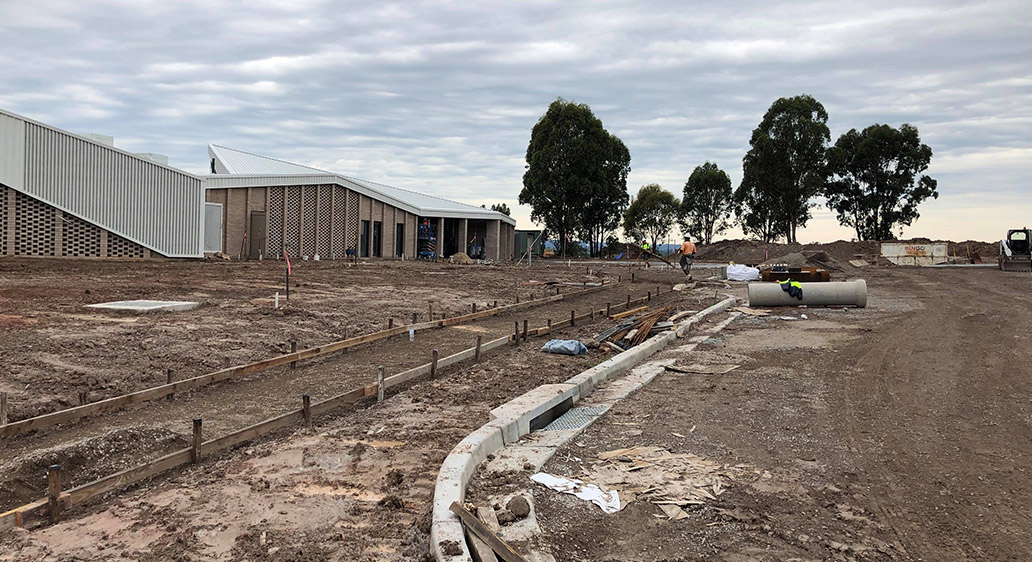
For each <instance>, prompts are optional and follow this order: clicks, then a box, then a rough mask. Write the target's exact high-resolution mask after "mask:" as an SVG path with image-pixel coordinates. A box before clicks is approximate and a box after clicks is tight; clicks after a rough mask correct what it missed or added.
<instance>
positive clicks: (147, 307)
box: [86, 300, 200, 312]
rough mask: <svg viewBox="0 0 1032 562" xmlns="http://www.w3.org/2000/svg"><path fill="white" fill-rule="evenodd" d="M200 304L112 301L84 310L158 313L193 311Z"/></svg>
mask: <svg viewBox="0 0 1032 562" xmlns="http://www.w3.org/2000/svg"><path fill="white" fill-rule="evenodd" d="M199 304H200V303H196V302H191V301H146V300H140V301H112V302H102V303H99V304H88V305H86V308H97V309H101V310H124V311H127V312H159V311H173V312H180V311H184V310H193V309H195V308H197V307H198V305H199Z"/></svg>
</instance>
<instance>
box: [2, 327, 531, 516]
mask: <svg viewBox="0 0 1032 562" xmlns="http://www.w3.org/2000/svg"><path fill="white" fill-rule="evenodd" d="M511 341H512V338H511V336H504V337H501V338H498V339H495V340H491V341H489V342H486V343H482V345H481V347H480V352H481V356H483V354H484V353H486V352H487V351H490V350H492V349H497V348H499V347H502V346H504V345H506V344H508V343H510V342H511ZM475 354H476V348H470V349H465V350H463V351H460V352H458V353H455V354H452V355H449V356H447V357H443V358H441V359H440V360H439V361H438V368H439V369H440V368H444V367H447V366H449V365H454V364H456V363H459V362H461V361H465V360H468V359H473V358H474V356H475ZM429 373H430V363H426V364H424V365H420V366H418V367H415V368H412V369H409V370H407V371H403V372H401V373H398V374H397V375H394V376H391V377H387V378H386V379H384V387H385V388H391V387H395V386H398V385H401V384H404V383H406V382H408V381H410V380H412V379H415V378H418V377H420V376H423V375H427V374H429ZM376 392H377V386H376V385H375V384H373V385H367V386H363V387H359V388H356V389H352V390H350V391H348V392H345V393H343V394H339V395H337V396H334V397H331V398H327V399H326V400H323V401H321V402H316V403H313V404H312V405H311V413H312V415H313V416H315V415H318V414H323V413H326V412H329V411H331V410H333V409H335V408H339V407H341V406H344V405H347V404H354V403H356V402H358V401H360V400H362V399H363V398H365V397H367V396H375V395H376ZM303 421H304V411H303V410H301V409H298V410H293V411H290V412H287V413H285V414H282V415H279V416H276V417H274V418H270V419H267V420H265V421H262V422H258V423H256V424H254V425H252V426H249V427H245V428H244V429H241V430H238V431H234V432H233V433H230V434H227V435H223V436H222V437H218V438H216V439H212V440H209V441H205V442H204V443H203V444H202V445H201V457H202V458H203V457H204V456H207V455H210V454H212V453H216V452H218V451H222V450H224V449H229V448H231V447H234V446H236V445H239V444H241V443H244V442H246V441H249V440H251V439H254V438H256V437H260V436H262V435H265V434H267V433H271V432H273V431H276V430H278V429H283V428H286V427H291V426H297V425H300V424H301V423H303ZM192 453H193V450H192V449H181V450H179V451H176V452H174V453H171V454H168V455H166V456H164V457H161V458H159V459H156V460H153V461H151V462H148V463H144V464H142V465H139V466H135V467H133V468H129V469H127V470H123V471H121V472H118V473H115V474H112V475H110V476H105V477H103V478H100V479H98V480H94V481H93V482H89V483H86V484H83V485H81V486H78V487H75V488H72V489H70V490H66V491H64V492H62V493H61V499H62V505H63V506H64V507H65V508H66V509H67V508H68V507H70V506H72V505H75V504H78V503H82V502H85V501H87V500H89V499H91V498H93V497H96V496H98V495H100V494H104V493H107V492H110V491H113V490H117V489H119V488H122V487H125V486H128V485H129V484H132V483H135V482H139V481H140V480H144V479H146V478H150V477H152V476H155V475H157V474H160V473H162V472H165V471H167V470H171V469H173V468H176V467H179V466H183V465H186V464H190V463H192V462H193V457H192ZM46 507H47V500H46V499H45V498H44V499H41V500H37V501H35V502H32V503H29V504H26V505H23V506H20V507H17V508H15V509H12V510H10V511H7V512H5V513H0V532H2V531H4V530H6V529H11V528H13V527H15V526H17V524H18V521H19V520H21V519H22V518H23V517H25V516H29V515H41V513H38V512H40V511H41V510H43V511H44V513H45V510H46Z"/></svg>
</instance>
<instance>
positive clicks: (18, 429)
mask: <svg viewBox="0 0 1032 562" xmlns="http://www.w3.org/2000/svg"><path fill="white" fill-rule="evenodd" d="M613 286H615V284H609V285H600V286H598V287H592V288H589V289H585V290H583V291H576V292H573V293H567V294H560V295H553V296H550V297H544V298H540V299H535V300H530V301H526V302H522V303H518V304H511V305H506V306H499V307H496V308H489V309H487V310H482V311H480V312H476V313H472V314H464V315H462V316H454V317H452V318H445V319H443V320H434V321H431V322H421V323H417V324H409V325H400V326H395V327H394V328H388V329H386V330H380V331H378V332H372V333H369V334H364V335H361V336H356V337H353V338H349V339H346V340H341V341H338V342H333V343H329V344H326V345H321V346H317V347H312V348H309V349H304V350H301V351H298V352H296V353H288V354H286V355H280V356H278V357H271V358H269V359H265V360H262V361H257V362H255V363H248V364H246V365H239V366H236V367H230V368H228V369H222V370H221V371H215V372H214V373H208V374H206V375H201V376H198V377H193V378H190V379H185V380H181V381H177V382H174V383H171V384H164V385H161V386H155V387H152V388H148V389H146V390H141V391H138V392H133V393H130V394H123V395H121V396H115V397H113V398H108V399H106V400H101V401H99V402H94V403H92V404H86V405H83V406H77V407H75V408H68V409H66V410H61V411H58V412H53V413H50V414H44V415H41V416H36V417H34V418H29V419H25V420H21V421H16V422H12V423H9V424H7V425H3V426H0V438H8V437H14V436H15V435H18V434H20V433H24V432H26V431H32V430H34V429H42V428H45V427H50V426H53V425H57V424H60V423H65V422H69V421H74V420H77V419H80V418H84V417H87V416H92V415H96V414H101V413H105V412H113V411H116V410H121V409H122V408H125V407H127V406H131V405H133V404H140V403H143V402H148V401H150V400H155V399H158V398H163V397H165V396H168V395H170V394H175V393H177V392H186V391H188V390H193V389H195V388H199V387H202V386H206V385H209V384H214V383H217V382H221V381H224V380H229V379H232V378H237V377H241V376H244V375H249V374H251V373H255V372H258V371H263V370H265V369H271V368H273V367H279V366H282V365H287V364H289V363H293V362H295V361H300V360H302V359H311V358H312V357H318V356H320V355H325V354H327V353H332V352H334V351H340V350H342V349H347V348H351V347H355V346H359V345H362V344H366V343H370V342H374V341H378V340H383V339H387V338H389V337H392V336H397V335H401V334H404V333H406V332H408V331H409V330H410V329H412V330H416V331H421V330H428V329H433V328H442V327H445V326H454V325H456V324H462V323H465V322H470V321H473V320H476V319H478V318H485V317H488V316H494V315H497V314H502V313H506V312H514V311H517V310H522V309H524V308H529V307H533V306H537V305H540V304H545V303H549V302H555V301H561V300H564V299H566V298H570V297H574V296H580V295H585V294H589V293H594V292H597V291H601V290H603V289H609V288H612V287H613Z"/></svg>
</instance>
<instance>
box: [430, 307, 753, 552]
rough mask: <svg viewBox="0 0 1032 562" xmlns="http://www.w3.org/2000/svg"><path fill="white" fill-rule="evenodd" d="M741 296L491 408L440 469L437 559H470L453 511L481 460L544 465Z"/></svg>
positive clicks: (434, 539) (433, 538) (434, 530)
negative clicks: (666, 352) (540, 435)
mask: <svg viewBox="0 0 1032 562" xmlns="http://www.w3.org/2000/svg"><path fill="white" fill-rule="evenodd" d="M735 301H736V299H735V298H734V297H728V298H726V299H725V300H723V301H721V302H719V303H717V304H715V305H713V306H711V307H709V308H707V309H705V310H703V311H701V312H699V313H697V314H695V315H693V316H691V317H689V318H688V319H686V320H684V321H682V322H680V323H679V324H677V326H676V328H675V329H673V330H670V331H668V332H664V333H661V334H657V335H656V336H653V337H652V338H650V339H648V340H646V341H645V342H644V343H642V344H641V345H638V346H636V347H634V348H631V349H629V350H627V351H625V352H623V353H620V354H618V355H616V356H615V357H612V358H610V359H608V360H606V361H604V362H602V363H600V364H598V365H596V366H595V367H592V368H591V369H588V370H586V371H584V372H582V373H580V374H578V375H576V376H574V377H572V378H570V379H568V380H567V381H565V382H563V383H558V384H544V385H541V386H539V387H537V388H535V389H533V390H531V391H529V392H527V393H525V394H523V395H522V396H519V397H517V398H515V399H513V400H511V401H509V402H507V403H505V404H502V405H501V406H499V407H497V408H495V409H493V410H491V414H490V417H491V420H490V421H488V422H487V423H485V424H484V425H483V426H481V427H480V428H479V429H477V430H476V431H474V432H472V433H470V434H469V435H467V436H466V437H465V438H464V439H463V440H462V441H460V442H459V444H458V445H456V446H455V448H453V449H452V451H451V452H450V453H449V454H448V456H447V457H446V458H445V461H444V463H443V464H442V466H441V469H440V472H439V473H438V476H437V482H436V487H435V490H434V499H433V513H432V518H433V519H432V527H431V531H430V543H431V544H430V550H431V553H432V554H433V556H434V557H435V559H436V560H439V561H442V562H465V561H472V557H471V556H470V552H469V548H468V546H467V544H466V537H465V534H464V531H463V525H462V522H461V521H460V520H459V518H458V516H456V515H455V514H454V513H452V511H451V506H452V504H453V503H455V502H458V503H460V504H461V503H462V502H463V500H464V499H465V495H466V490H467V486H468V485H469V482H470V479H471V478H472V477H473V475H474V473H475V471H476V470H477V468H478V467H479V466H480V465H481V464H482V463H484V462H485V461H488V460H489V462H490V463H494V464H495V465H497V466H498V467H499V469H500V470H508V469H509V468H507V467H506V465H507V464H511V463H513V462H518V463H519V465H520V466H519V467H515V469H516V470H519V469H521V468H522V467H523V465H524V464H525V463H527V462H529V463H530V464H533V465H534V467H535V468H540V467H541V466H542V465H544V463H545V462H547V461H548V459H549V458H551V456H552V454H554V452H555V451H556V450H557V449H558V448H559V447H560V446H561V445H563V444H564V443H566V442H567V441H569V440H570V439H573V438H574V437H575V436H576V435H577V434H579V433H580V432H581V431H583V429H584V428H585V427H587V426H588V425H590V423H591V422H592V421H593V420H594V419H597V418H598V417H599V416H601V415H602V414H604V413H605V412H606V411H607V410H608V409H609V408H610V407H611V406H612V405H613V404H615V403H616V402H618V401H619V400H621V399H622V398H624V397H626V396H628V395H630V394H631V393H633V392H634V391H636V390H638V389H640V388H642V387H643V386H645V385H646V384H648V383H649V381H651V380H652V379H653V378H654V377H655V376H656V375H658V374H659V373H661V372H662V371H663V370H664V366H665V365H669V364H672V363H673V360H672V359H656V360H653V361H649V362H647V363H644V364H641V363H642V362H643V361H645V360H646V359H648V358H649V357H651V356H652V355H654V354H656V353H658V352H659V351H661V350H663V349H665V348H666V347H668V346H669V345H671V344H672V343H674V342H675V341H677V340H678V338H684V337H686V336H688V334H689V331H690V330H691V328H692V327H693V326H694V325H696V324H698V323H700V322H701V321H702V320H703V319H705V318H706V317H708V316H710V315H713V314H716V313H719V312H723V311H726V310H727V309H728V308H730V307H731V306H732V305H733V304H734V303H735ZM737 316H738V313H733V314H731V315H730V316H729V317H728V318H727V319H725V320H724V321H723V322H721V323H719V324H717V325H716V326H714V327H713V328H711V329H710V330H708V331H707V333H705V334H702V335H696V336H693V337H688V341H687V343H685V344H682V345H680V346H678V347H677V348H676V351H678V352H680V353H684V352H687V351H690V350H691V349H694V347H695V346H696V345H698V344H699V342H701V341H703V340H705V339H707V338H708V337H710V336H711V335H712V334H713V333H716V332H719V331H720V330H721V329H723V328H724V326H726V325H727V324H729V323H730V322H731V321H733V320H734V319H735V318H736V317H737ZM639 364H640V365H639ZM628 371H629V373H628ZM624 373H628V374H626V375H624ZM621 375H624V376H622V377H621ZM617 377H619V378H617ZM593 393H594V394H593ZM589 396H591V399H590V405H589ZM575 405H576V406H575ZM564 417H566V418H567V419H574V420H575V422H574V423H571V424H570V425H571V426H572V427H571V428H570V429H567V430H560V431H556V432H549V433H550V435H549V438H548V439H547V440H546V442H545V443H542V442H540V441H535V442H534V443H530V444H528V443H524V442H523V441H521V439H522V438H524V437H526V436H527V435H530V434H532V433H533V432H535V431H536V430H539V429H542V428H543V427H545V426H547V425H548V424H549V423H550V422H553V421H556V420H562V419H563V418H564ZM517 459H518V461H517ZM530 520H531V521H533V518H530Z"/></svg>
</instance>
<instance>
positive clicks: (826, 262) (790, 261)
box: [760, 250, 857, 272]
mask: <svg viewBox="0 0 1032 562" xmlns="http://www.w3.org/2000/svg"><path fill="white" fill-rule="evenodd" d="M851 259H853V258H851ZM771 265H787V266H788V267H817V268H821V269H826V270H828V271H838V272H847V271H848V272H852V271H854V270H856V269H857V268H856V267H854V266H853V265H852V264H850V263H849V262H848V261H844V260H840V259H838V258H835V257H832V256H830V255H828V253H827V252H823V251H814V250H803V251H802V252H793V253H791V254H785V255H783V256H778V257H776V258H771V259H769V260H767V261H765V262H763V264H761V266H760V268H761V269H762V268H763V266H771Z"/></svg>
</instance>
